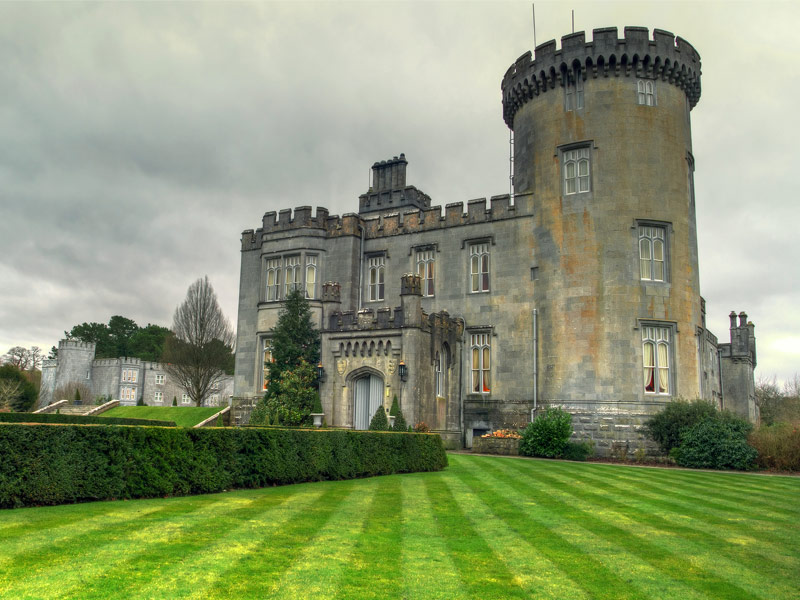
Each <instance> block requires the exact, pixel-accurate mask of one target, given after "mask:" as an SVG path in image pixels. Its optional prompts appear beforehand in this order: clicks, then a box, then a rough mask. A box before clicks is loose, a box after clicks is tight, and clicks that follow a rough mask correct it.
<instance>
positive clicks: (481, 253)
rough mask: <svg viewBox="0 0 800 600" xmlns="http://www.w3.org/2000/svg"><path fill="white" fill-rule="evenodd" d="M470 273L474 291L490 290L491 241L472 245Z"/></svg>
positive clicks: (470, 250) (470, 249)
mask: <svg viewBox="0 0 800 600" xmlns="http://www.w3.org/2000/svg"><path fill="white" fill-rule="evenodd" d="M469 273H470V279H471V280H472V282H471V283H472V287H471V290H472V291H473V292H488V291H489V242H484V243H482V244H472V245H470V247H469Z"/></svg>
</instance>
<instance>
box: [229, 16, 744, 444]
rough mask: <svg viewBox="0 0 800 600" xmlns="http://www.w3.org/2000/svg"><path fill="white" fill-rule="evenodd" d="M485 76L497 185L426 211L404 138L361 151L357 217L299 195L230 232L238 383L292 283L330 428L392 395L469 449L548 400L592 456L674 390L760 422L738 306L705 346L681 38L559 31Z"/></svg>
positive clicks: (689, 79)
mask: <svg viewBox="0 0 800 600" xmlns="http://www.w3.org/2000/svg"><path fill="white" fill-rule="evenodd" d="M501 90H502V103H503V118H504V120H505V122H506V124H507V125H508V127H509V128H510V129H511V131H512V136H513V138H512V140H513V194H511V195H502V196H494V197H492V198H491V199H490V201H488V202H487V200H485V199H479V200H472V201H469V202H467V205H466V207H465V206H464V205H463V204H462V203H455V204H448V205H447V206H445V207H444V210H442V208H441V207H440V206H431V199H430V197H429V196H428V195H426V194H425V193H424V192H422V191H421V190H419V189H417V188H416V187H414V186H412V185H409V184H408V183H407V168H408V161H407V160H406V158H405V156H404V155H403V154H401V155H399V156H397V157H394V158H393V159H391V160H388V161H382V162H379V163H375V164H374V165H373V167H372V184H371V186H370V187H369V190H368V191H367V192H366V193H364V194H362V195H361V196H360V198H359V211H358V214H345V215H343V216H341V217H339V216H330V215H329V214H328V211H327V210H326V209H324V208H321V207H318V208H317V209H316V212H315V213H314V214H312V209H311V208H310V207H306V206H303V207H299V208H296V209H294V211H292V210H291V209H287V210H281V211H280V212H279V213H278V214H277V215H276V213H275V212H268V213H266V214H265V215H264V217H263V220H262V222H261V227H259V228H258V229H256V230H246V231H244V232H243V234H242V238H241V279H240V288H239V315H238V327H237V332H238V333H237V344H236V371H235V376H234V394H235V395H236V396H237V397H251V398H255V397H258V396H260V395H261V394H263V390H264V388H265V385H266V370H265V364H267V363H268V362H269V360H270V353H271V341H270V332H271V330H272V328H273V327H274V326H275V324H276V321H277V318H278V313H279V311H280V308H281V301H282V300H283V299H284V298H285V297H286V295H287V294H288V292H289V291H291V290H292V289H295V288H299V289H302V290H305V294H306V296H307V298H308V299H309V302H310V304H311V307H312V311H313V315H314V319H315V321H316V324H317V325H318V326H319V328H320V330H321V338H322V347H321V351H322V358H321V363H320V371H321V372H322V377H321V378H320V393H321V398H322V404H323V409H324V412H325V416H326V420H327V424H328V425H329V426H335V427H349V428H356V429H364V428H366V427H367V426H368V423H369V420H370V418H371V416H372V415H373V414H374V412H375V410H376V409H377V408H378V407H379V406H381V405H383V406H384V407H388V406H390V404H391V402H392V399H393V397H394V396H397V398H398V400H399V402H400V406H401V409H402V410H403V413H404V415H405V418H406V420H407V421H409V422H411V423H417V422H420V421H424V422H425V423H426V424H428V425H429V426H430V427H431V429H433V430H434V431H438V432H439V433H441V435H442V436H443V438H444V439H445V440H446V441H447V443H448V444H449V445H450V446H451V447H462V446H465V447H471V445H472V438H473V436H476V435H480V434H483V433H485V432H487V431H491V430H494V429H498V428H505V427H524V426H525V425H526V424H527V423H528V422H529V420H531V419H532V418H534V416H535V415H536V413H537V411H539V410H541V408H542V407H543V406H546V405H556V406H561V407H563V408H564V409H566V410H567V411H569V412H570V413H572V414H573V426H574V428H575V437H576V438H577V439H592V440H594V443H595V444H596V447H597V450H598V452H599V453H601V454H604V453H609V452H611V451H614V450H615V449H616V448H617V447H619V446H622V447H623V448H625V449H627V450H628V451H633V450H634V449H636V448H637V447H639V446H640V445H641V444H642V443H643V436H642V432H641V425H642V423H643V421H644V420H646V419H647V418H648V417H649V416H650V415H652V414H654V413H655V412H658V411H659V410H661V409H662V408H663V407H664V405H665V404H666V403H668V402H670V401H672V400H675V399H676V398H686V399H693V398H703V399H706V400H707V401H709V402H712V403H714V404H715V405H717V406H719V407H721V408H729V409H731V410H733V411H735V412H737V413H739V414H741V415H743V416H745V417H747V418H749V419H751V420H754V421H755V420H757V418H758V414H757V408H756V406H755V403H754V384H753V369H754V367H755V364H756V352H755V337H754V328H753V325H752V323H749V322H748V321H747V316H746V315H745V314H744V313H741V314H739V315H736V314H734V313H732V314H731V327H730V336H731V342H730V343H725V344H720V343H718V340H717V338H716V337H715V336H714V334H712V333H711V332H710V331H708V330H707V329H706V324H705V304H704V301H703V299H702V298H701V296H700V283H699V273H698V257H697V230H696V224H695V197H694V185H693V177H694V158H693V156H692V140H691V125H690V111H691V109H692V108H693V107H694V106H695V105H696V103H697V102H698V100H699V98H700V56H699V55H698V53H697V52H696V51H695V49H694V48H693V47H692V46H691V45H690V44H689V43H688V42H686V41H685V40H683V39H682V38H680V37H678V38H676V37H675V36H673V34H671V33H669V32H666V31H662V30H658V29H656V30H654V31H653V36H652V39H651V38H650V36H649V32H648V30H647V29H646V28H641V27H626V28H625V31H624V37H622V38H620V37H618V32H617V29H616V28H606V29H596V30H594V32H593V39H592V41H590V42H587V41H586V39H585V35H584V33H583V32H581V33H574V34H571V35H568V36H565V37H563V38H562V40H561V49H560V50H559V49H558V48H557V46H556V42H555V41H550V42H547V43H545V44H542V45H540V46H538V47H537V48H536V51H535V56H531V53H530V52H528V53H526V54H524V55H523V56H521V57H520V58H519V59H518V60H517V61H516V62H515V63H514V64H513V65H511V67H510V68H509V69H508V71H507V72H506V74H505V76H504V77H503V80H502V86H501ZM323 282H324V283H323Z"/></svg>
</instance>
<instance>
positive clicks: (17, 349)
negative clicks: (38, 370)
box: [3, 346, 31, 371]
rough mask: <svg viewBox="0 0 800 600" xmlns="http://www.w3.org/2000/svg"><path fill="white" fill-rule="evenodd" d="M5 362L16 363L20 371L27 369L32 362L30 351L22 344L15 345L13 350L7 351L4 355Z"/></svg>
mask: <svg viewBox="0 0 800 600" xmlns="http://www.w3.org/2000/svg"><path fill="white" fill-rule="evenodd" d="M3 363H4V364H7V365H14V366H15V367H17V368H18V369H19V370H20V371H26V370H27V369H28V366H29V365H30V363H31V354H30V351H29V350H28V349H27V348H23V347H22V346H14V347H13V348H11V350H9V351H8V352H6V354H5V356H4V357H3Z"/></svg>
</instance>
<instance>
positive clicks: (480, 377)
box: [470, 333, 492, 394]
mask: <svg viewBox="0 0 800 600" xmlns="http://www.w3.org/2000/svg"><path fill="white" fill-rule="evenodd" d="M489 335H490V334H488V333H473V334H471V335H470V346H471V348H472V392H473V393H475V394H488V393H489V392H490V391H491V390H492V384H491V374H490V371H491V366H492V362H491V361H492V348H491V346H490V345H489Z"/></svg>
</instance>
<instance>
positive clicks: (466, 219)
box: [242, 193, 533, 252]
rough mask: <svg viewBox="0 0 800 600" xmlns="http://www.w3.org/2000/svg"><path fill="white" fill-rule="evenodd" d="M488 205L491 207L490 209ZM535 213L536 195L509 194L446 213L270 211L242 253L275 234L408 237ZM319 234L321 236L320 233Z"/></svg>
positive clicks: (246, 234)
mask: <svg viewBox="0 0 800 600" xmlns="http://www.w3.org/2000/svg"><path fill="white" fill-rule="evenodd" d="M487 202H490V203H491V204H490V206H488V207H487ZM532 214H533V195H532V194H522V193H521V194H516V195H515V196H514V200H513V203H512V200H511V197H510V196H509V195H508V194H502V195H498V196H492V197H491V198H490V199H489V200H487V199H486V198H478V199H475V200H469V201H468V202H467V206H466V209H465V207H464V203H463V202H453V203H450V204H447V205H446V206H445V207H444V211H442V207H441V206H430V207H427V208H423V209H418V210H412V211H406V212H395V213H391V214H379V215H377V216H376V215H374V214H371V213H369V212H367V214H366V215H359V214H355V213H346V214H344V215H342V216H341V217H340V216H339V215H330V216H329V214H328V209H327V208H324V207H322V206H318V207H317V210H316V214H315V215H314V216H312V214H311V207H310V206H300V207H297V208H295V209H294V211H292V210H291V209H286V210H282V211H280V212H275V211H270V212H268V213H266V214H264V218H263V220H262V226H261V227H259V228H258V229H255V230H253V229H246V230H244V231H243V232H242V251H243V252H246V251H248V250H257V249H259V248H261V243H262V242H263V241H264V239H265V236H266V235H270V234H275V233H282V232H286V233H293V234H297V233H300V231H299V230H303V229H307V230H309V231H311V230H319V232H320V233H321V234H322V235H323V236H324V237H329V238H335V237H342V236H348V235H351V236H360V235H361V230H362V228H363V230H364V236H365V238H366V239H374V238H381V237H388V236H394V235H406V234H410V233H418V232H424V231H432V230H438V229H447V228H450V227H460V226H462V225H474V224H479V223H492V222H494V221H502V220H505V219H513V218H515V217H524V216H530V215H532ZM316 235H319V233H317V234H316Z"/></svg>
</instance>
